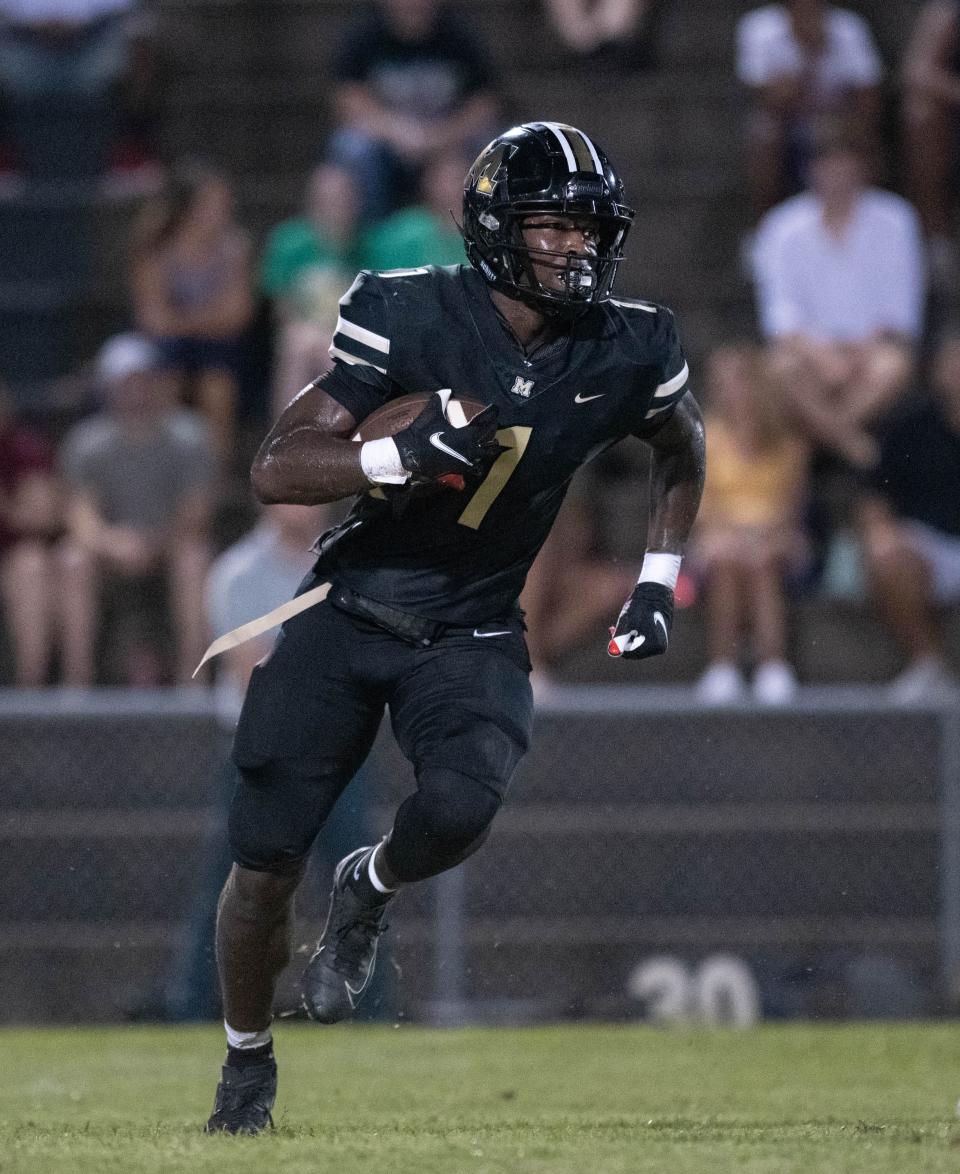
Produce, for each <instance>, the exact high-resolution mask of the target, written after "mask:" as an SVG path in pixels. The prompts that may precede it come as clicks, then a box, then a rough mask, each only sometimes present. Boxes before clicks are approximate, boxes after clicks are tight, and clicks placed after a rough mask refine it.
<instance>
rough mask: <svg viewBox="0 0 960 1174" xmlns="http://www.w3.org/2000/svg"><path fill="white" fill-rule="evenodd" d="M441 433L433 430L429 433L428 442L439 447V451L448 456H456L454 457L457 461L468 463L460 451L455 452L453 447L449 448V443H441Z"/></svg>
mask: <svg viewBox="0 0 960 1174" xmlns="http://www.w3.org/2000/svg"><path fill="white" fill-rule="evenodd" d="M442 435H443V433H442V432H434V433H433V434H432V435H431V437H430V443H431V444H432V445H433V447H434V448H438V449H440V451H441V452H445V453H446V454H447V455H448V456H451V457H456V459H457V460H458V461H462V462H463V464H465V465H469V464H470V462H469V461H468V460H467V458H466V457H465V456H464V455H463V454H462V453H459V452H457V450H456V449H455V448H451V447H450V445H449V444H444V443H443V441H442V440H441V439H440V437H441V436H442Z"/></svg>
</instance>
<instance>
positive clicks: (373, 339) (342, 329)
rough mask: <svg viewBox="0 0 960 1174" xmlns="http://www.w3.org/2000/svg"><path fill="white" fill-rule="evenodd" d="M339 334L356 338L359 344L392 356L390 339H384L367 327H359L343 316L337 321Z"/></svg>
mask: <svg viewBox="0 0 960 1174" xmlns="http://www.w3.org/2000/svg"><path fill="white" fill-rule="evenodd" d="M335 333H337V334H345V335H346V336H347V338H355V339H356V340H357V342H362V343H363V344H364V346H368V347H371V348H372V349H373V350H375V351H383V353H384V354H385V355H389V354H390V339H389V338H384V337H383V335H382V334H375V333H374V332H373V331H372V330H367V328H366V327H365V326H358V325H357V324H356V323H355V322H351V321H349V319H347V318H344V316H343V315H342V314H341V315H340V317H339V318H338V319H337V329H336V332H335Z"/></svg>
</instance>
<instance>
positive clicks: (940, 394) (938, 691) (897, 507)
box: [859, 333, 960, 703]
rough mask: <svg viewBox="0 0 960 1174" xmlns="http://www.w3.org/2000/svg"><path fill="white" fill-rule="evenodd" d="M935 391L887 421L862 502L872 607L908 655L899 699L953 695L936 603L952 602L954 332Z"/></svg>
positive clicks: (958, 469) (959, 527)
mask: <svg viewBox="0 0 960 1174" xmlns="http://www.w3.org/2000/svg"><path fill="white" fill-rule="evenodd" d="M931 383H932V386H933V391H934V395H933V396H932V397H930V398H929V399H927V400H925V401H924V402H922V403H920V404H918V405H917V406H916V407H915V408H914V410H913V411H911V412H909V413H908V414H906V415H904V416H902V417H901V418H900V419H898V420H897V421H896V422H894V423H893V424H891V425H890V427H889V428H887V429H886V431H885V433H884V435H883V438H882V444H881V453H880V461H879V463H878V465H877V467H876V468H875V469H874V470H873V472H872V474H871V478H870V483H871V487H872V490H873V492H872V494H871V495H870V496H869V497H867V498H866V499H865V500H864V501H863V502H862V503H861V506H860V511H859V512H860V521H861V532H862V536H863V546H864V555H865V559H866V564H867V569H868V572H869V576H870V584H871V589H872V595H873V599H874V602H875V605H876V607H877V608H878V610H879V611H880V614H881V615H882V616H883V618H884V619H885V621H886V622H887V623H888V624H889V625H890V628H891V629H892V631H893V633H894V635H895V636H896V638H897V640H898V642H899V643H900V645H901V647H902V648H903V650H904V652H905V653H906V655H907V662H908V663H907V666H906V668H905V669H904V671H903V673H902V674H901V675H900V676H899V677H898V678H897V679H896V680H895V681H894V682H893V685H892V687H891V691H892V695H893V697H894V698H895V699H896V700H897V701H901V702H906V703H908V702H922V701H925V700H936V699H937V698H943V697H946V696H954V697H955V696H956V694H955V689H956V684H957V683H956V680H955V679H954V678H953V677H952V676H951V675H950V672H949V670H948V668H947V664H946V658H945V654H944V645H943V633H942V631H941V625H940V617H939V614H938V610H937V609H938V607H941V606H943V605H945V604H951V603H952V604H954V605H956V604H957V603H960V334H958V333H955V334H952V335H951V336H949V337H947V338H946V339H944V340H943V341H942V342H941V344H940V346H939V347H938V349H937V352H936V355H935V357H934V361H933V367H932V372H931Z"/></svg>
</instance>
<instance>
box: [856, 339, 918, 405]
mask: <svg viewBox="0 0 960 1174" xmlns="http://www.w3.org/2000/svg"><path fill="white" fill-rule="evenodd" d="M912 371H913V360H912V356H911V355H910V352H909V350H908V349H907V348H906V347H904V346H902V345H901V344H900V343H897V342H887V341H884V340H878V341H873V342H869V343H865V344H863V346H861V347H859V348H858V360H857V363H856V366H855V368H854V372H853V377H852V378H851V380H850V382H849V383H848V384H847V385H846V387H845V390H844V396H843V406H844V408H845V411H846V413H847V415H848V416H851V417H852V418H853V419H854V420H856V421H857V423H858V424H870V423H872V422H873V421H874V420H876V419H877V417H879V416H881V415H882V414H883V413H884V412H885V411H886V410H887V408H889V407H891V406H892V405H893V404H894V403H895V402H896V401H897V399H899V397H900V395H901V394H902V393H903V391H904V389H905V388H906V386H907V383H908V382H909V380H910V375H911V373H912Z"/></svg>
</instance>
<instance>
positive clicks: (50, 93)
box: [0, 0, 157, 182]
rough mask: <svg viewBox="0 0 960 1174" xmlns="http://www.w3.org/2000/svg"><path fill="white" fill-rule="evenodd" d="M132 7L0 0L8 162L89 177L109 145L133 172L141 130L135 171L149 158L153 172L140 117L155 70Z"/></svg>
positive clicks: (58, 175)
mask: <svg viewBox="0 0 960 1174" xmlns="http://www.w3.org/2000/svg"><path fill="white" fill-rule="evenodd" d="M138 9H139V4H138V3H137V0H0V91H2V94H3V98H4V101H5V103H6V106H7V110H8V113H9V119H8V121H9V123H10V131H11V137H12V140H13V141H12V143H11V144H10V147H11V155H12V158H8V160H7V164H8V166H11V167H12V166H15V165H19V166H20V167H22V168H23V169H24V170H25V171H26V172H27V173H28V175H29V176H30V177H31V178H33V179H43V180H58V179H61V180H62V179H67V180H76V181H82V180H88V181H92V180H94V179H96V178H97V177H98V176H99V175H100V174H101V173H102V171H103V169H104V167H105V166H106V164H107V161H108V159H109V158H110V150H111V145H113V147H114V155H113V157H112V162H113V163H114V164H116V165H117V167H118V168H120V169H122V170H123V171H125V172H126V173H127V178H129V172H130V170H131V166H132V164H133V162H134V160H133V157H132V154H131V152H132V151H133V149H134V142H133V141H132V140H133V139H134V138H135V137H136V136H137V135H138V134H139V136H140V137H139V141H138V142H137V143H136V146H137V148H138V157H137V160H136V162H137V165H138V168H139V169H140V178H141V179H142V178H143V176H144V175H145V174H146V173H145V172H144V171H143V168H145V167H149V169H150V177H151V178H152V179H153V181H154V182H155V181H156V178H157V168H156V164H155V163H154V162H153V160H152V159H150V158H149V156H148V153H147V152H148V149H149V144H148V142H147V133H148V131H149V126H148V121H147V119H146V117H145V114H146V111H147V109H148V107H149V99H150V93H149V91H150V87H151V84H152V80H153V70H152V65H151V63H150V58H149V53H148V50H147V44H148V42H147V38H146V31H147V30H146V25H145V23H144V19H143V16H142V14H141V13H139V12H138ZM128 99H130V100H128ZM121 143H122V144H123V147H122V150H120V146H121Z"/></svg>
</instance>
